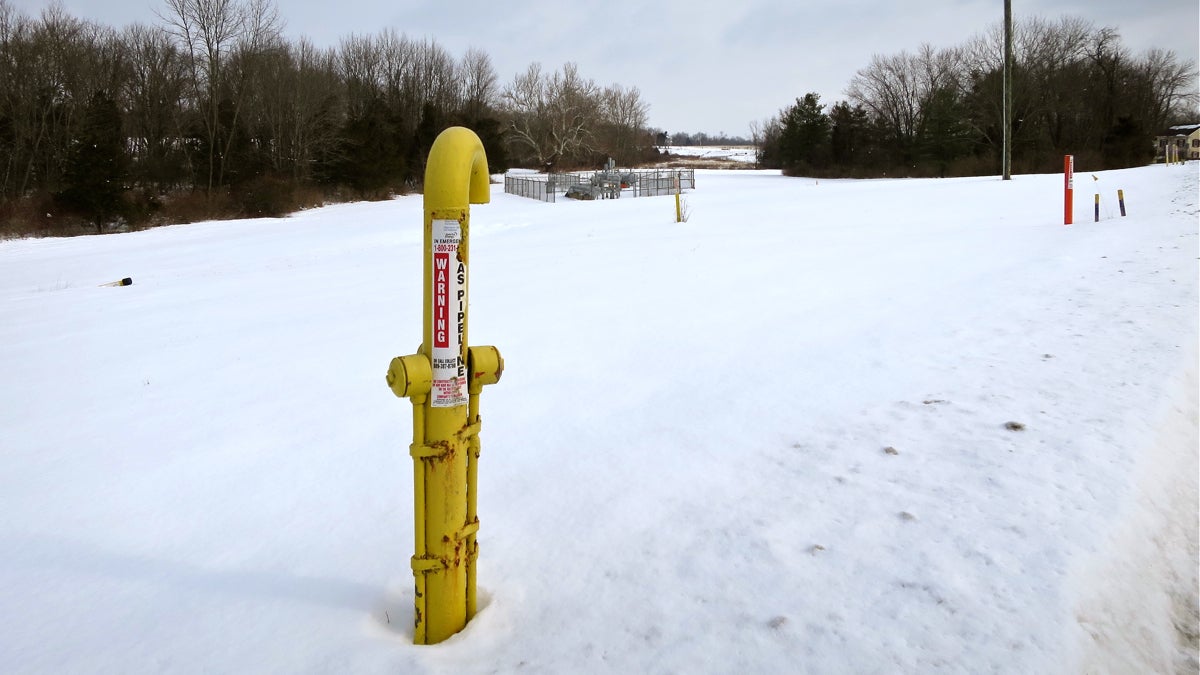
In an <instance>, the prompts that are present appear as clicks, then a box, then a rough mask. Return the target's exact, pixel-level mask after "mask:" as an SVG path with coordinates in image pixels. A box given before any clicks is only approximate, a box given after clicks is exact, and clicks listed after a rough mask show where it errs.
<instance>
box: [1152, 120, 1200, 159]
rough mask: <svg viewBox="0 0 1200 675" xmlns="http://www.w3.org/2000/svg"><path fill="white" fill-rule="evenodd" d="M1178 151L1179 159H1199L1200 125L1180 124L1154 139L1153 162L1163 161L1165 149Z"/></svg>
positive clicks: (1165, 154) (1165, 155)
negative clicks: (1173, 148)
mask: <svg viewBox="0 0 1200 675" xmlns="http://www.w3.org/2000/svg"><path fill="white" fill-rule="evenodd" d="M1172 146H1174V147H1175V148H1177V149H1178V151H1179V154H1178V155H1177V156H1178V157H1179V158H1180V159H1200V124H1180V125H1177V126H1173V127H1171V128H1170V129H1167V130H1166V131H1163V132H1161V133H1159V134H1158V135H1157V136H1155V137H1154V161H1156V162H1159V161H1165V160H1166V157H1167V148H1169V147H1172Z"/></svg>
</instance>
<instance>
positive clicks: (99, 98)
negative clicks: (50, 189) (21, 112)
mask: <svg viewBox="0 0 1200 675" xmlns="http://www.w3.org/2000/svg"><path fill="white" fill-rule="evenodd" d="M127 171H128V161H127V153H126V150H125V137H124V134H123V133H122V131H121V111H120V109H119V108H118V107H117V104H116V102H115V101H113V99H112V98H111V97H109V95H108V93H107V92H104V91H96V92H95V93H93V94H92V96H91V97H90V98H89V99H88V102H87V105H86V106H85V108H84V112H83V122H82V124H81V126H80V130H79V135H78V137H77V138H76V141H75V144H74V146H73V147H72V148H71V152H70V161H69V164H68V166H67V170H66V175H65V188H64V189H63V191H62V192H60V193H59V194H58V195H57V197H58V201H59V203H60V204H62V205H63V206H64V207H66V208H68V209H70V210H72V211H75V212H77V213H79V214H80V215H82V216H85V217H87V218H88V219H90V220H91V221H92V222H93V223H94V224H95V225H96V233H97V234H100V233H102V232H103V231H104V223H105V222H106V221H108V220H110V219H111V218H113V217H114V216H116V215H118V214H120V213H121V206H122V202H121V196H122V194H123V193H124V191H125V177H126V174H127Z"/></svg>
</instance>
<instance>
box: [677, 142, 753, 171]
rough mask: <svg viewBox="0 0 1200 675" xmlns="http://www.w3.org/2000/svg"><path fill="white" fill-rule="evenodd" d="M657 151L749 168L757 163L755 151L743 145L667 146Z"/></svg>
mask: <svg viewBox="0 0 1200 675" xmlns="http://www.w3.org/2000/svg"><path fill="white" fill-rule="evenodd" d="M659 149H660V150H662V151H663V152H667V153H670V154H672V155H677V156H679V157H695V158H697V159H710V160H722V161H729V162H737V163H739V164H748V165H750V166H754V164H755V163H756V162H757V161H758V156H757V150H756V149H755V148H754V147H752V146H744V145H669V146H665V147H662V148H659Z"/></svg>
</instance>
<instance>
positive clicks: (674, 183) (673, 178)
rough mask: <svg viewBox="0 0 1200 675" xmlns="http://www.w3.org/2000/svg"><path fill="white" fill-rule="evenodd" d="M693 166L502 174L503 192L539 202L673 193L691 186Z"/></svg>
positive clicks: (691, 188)
mask: <svg viewBox="0 0 1200 675" xmlns="http://www.w3.org/2000/svg"><path fill="white" fill-rule="evenodd" d="M695 188H696V172H695V171H694V170H693V169H626V170H621V171H588V172H582V173H551V174H515V175H514V174H506V175H505V176H504V192H505V193H507V194H510V195H517V196H518V197H528V198H529V199H537V200H540V201H543V202H554V201H557V200H558V199H559V198H560V197H562V196H567V193H568V192H570V193H571V194H570V196H572V197H575V198H579V199H615V198H618V197H657V196H660V195H673V194H675V192H676V190H694V189H695Z"/></svg>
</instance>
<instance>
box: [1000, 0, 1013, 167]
mask: <svg viewBox="0 0 1200 675" xmlns="http://www.w3.org/2000/svg"><path fill="white" fill-rule="evenodd" d="M1012 41H1013V38H1012V0H1004V113H1003V118H1004V119H1003V126H1004V149H1003V150H1002V153H1003V155H1004V157H1003V158H1002V159H1001V170H1002V172H1003V173H1004V180H1012V60H1013V56H1012Z"/></svg>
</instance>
